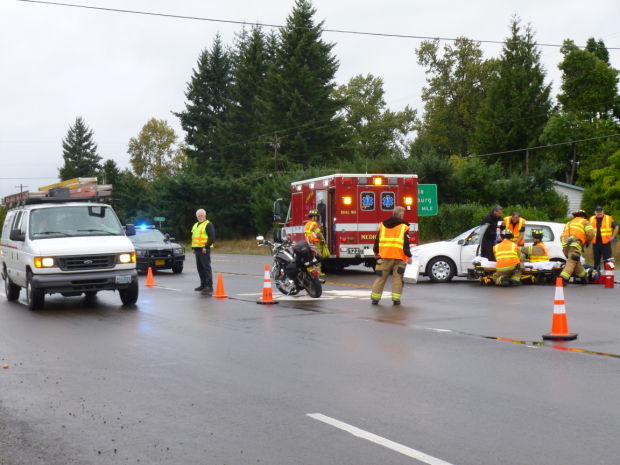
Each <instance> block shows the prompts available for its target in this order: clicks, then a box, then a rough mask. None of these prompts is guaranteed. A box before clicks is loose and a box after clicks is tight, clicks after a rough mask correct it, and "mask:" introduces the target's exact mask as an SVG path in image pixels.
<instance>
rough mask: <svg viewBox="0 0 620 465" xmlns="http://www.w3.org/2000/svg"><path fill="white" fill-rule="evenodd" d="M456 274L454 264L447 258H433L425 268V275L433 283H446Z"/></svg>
mask: <svg viewBox="0 0 620 465" xmlns="http://www.w3.org/2000/svg"><path fill="white" fill-rule="evenodd" d="M455 273H456V266H455V265H454V262H453V261H452V260H450V259H449V258H447V257H435V258H433V259H432V260H431V261H430V262H428V265H427V266H426V275H427V276H428V277H429V278H430V279H431V281H433V282H434V283H447V282H449V281H451V280H452V277H453V276H454V275H455Z"/></svg>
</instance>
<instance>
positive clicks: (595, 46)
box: [586, 37, 610, 66]
mask: <svg viewBox="0 0 620 465" xmlns="http://www.w3.org/2000/svg"><path fill="white" fill-rule="evenodd" d="M586 50H587V51H588V52H590V53H593V54H594V55H596V57H597V58H598V59H599V60H603V61H604V62H605V64H607V66H610V63H609V50H607V47H605V43H604V42H603V41H602V40H601V39H599V40H596V39H595V38H594V37H590V38H589V39H588V42H587V43H586Z"/></svg>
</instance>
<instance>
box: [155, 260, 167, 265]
mask: <svg viewBox="0 0 620 465" xmlns="http://www.w3.org/2000/svg"><path fill="white" fill-rule="evenodd" d="M165 264H166V260H155V266H164V265H165Z"/></svg>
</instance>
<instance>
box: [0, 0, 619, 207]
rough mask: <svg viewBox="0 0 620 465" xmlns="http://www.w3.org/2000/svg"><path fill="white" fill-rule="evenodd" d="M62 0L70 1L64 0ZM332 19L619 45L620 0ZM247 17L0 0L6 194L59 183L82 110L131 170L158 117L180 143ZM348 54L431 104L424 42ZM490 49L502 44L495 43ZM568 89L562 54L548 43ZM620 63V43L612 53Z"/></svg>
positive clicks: (266, 19) (545, 56) (390, 11)
mask: <svg viewBox="0 0 620 465" xmlns="http://www.w3.org/2000/svg"><path fill="white" fill-rule="evenodd" d="M60 1H62V0H60ZM66 3H73V4H80V5H88V6H100V7H106V8H119V9H127V10H140V11H148V12H156V13H166V14H174V15H183V16H193V17H203V18H214V19H223V20H236V21H247V22H252V23H253V22H260V23H262V24H284V23H285V19H286V17H287V16H288V14H289V13H290V11H291V8H292V6H293V4H294V2H293V0H263V1H257V0H226V1H221V0H220V1H211V0H176V1H170V0H169V1H164V0H66ZM313 4H314V6H315V8H316V9H317V14H316V16H315V18H316V19H317V20H324V21H325V25H324V27H325V28H329V29H345V30H357V31H366V32H382V33H392V34H406V35H416V36H430V37H458V36H466V37H468V38H471V39H478V40H504V39H505V38H506V36H507V35H508V26H509V22H510V18H511V17H512V15H514V14H516V15H518V16H519V17H520V18H521V19H522V20H523V22H524V23H531V24H532V26H533V28H534V30H535V31H536V39H537V41H538V42H539V43H550V44H561V43H562V41H563V40H564V39H567V38H570V39H573V40H574V41H575V42H576V43H577V44H578V45H584V44H585V42H586V40H587V39H588V38H589V37H595V38H597V39H603V41H604V42H605V44H606V45H607V46H608V47H620V22H619V21H618V20H619V19H620V2H619V1H618V0H590V1H583V0H563V1H560V0H557V1H556V0H546V1H541V0H519V1H508V0H486V1H476V0H472V1H469V2H465V1H456V0H455V1H441V0H435V1H432V2H431V1H428V0H426V1H418V0H384V1H382V2H379V1H377V0H373V1H370V0H314V2H313ZM241 28H242V26H241V25H236V24H225V23H218V22H207V21H197V20H184V19H171V18H163V17H156V16H146V15H137V14H128V13H115V12H104V11H95V10H88V9H83V8H69V7H66V6H55V5H44V4H40V3H27V2H22V1H19V0H0V44H1V45H0V66H1V70H2V72H1V74H0V76H1V77H0V83H1V85H0V197H4V196H5V195H8V194H11V193H14V192H16V191H19V187H16V186H19V185H20V184H23V185H25V186H28V188H29V189H35V190H36V188H37V187H39V186H43V185H46V184H50V183H53V182H56V181H57V180H58V178H57V175H58V168H60V167H61V166H62V165H63V158H62V146H61V140H62V139H63V138H64V137H65V136H66V134H67V130H68V128H69V126H70V125H71V124H73V123H74V121H75V118H76V117H77V116H78V115H80V116H82V117H83V118H84V119H85V121H86V123H87V124H88V125H89V127H90V128H91V129H92V130H93V131H94V136H95V137H94V138H95V142H96V143H97V144H98V147H99V154H100V155H101V156H102V157H103V159H104V160H105V159H113V160H115V161H116V162H117V163H118V165H119V166H120V167H121V168H126V167H128V159H129V157H128V155H127V143H128V141H129V139H130V138H131V137H134V136H136V135H137V134H138V132H139V131H140V129H141V128H142V126H143V125H144V124H145V123H146V122H147V121H148V120H149V119H150V118H153V117H155V118H159V119H165V120H167V121H168V123H169V124H170V125H171V126H172V127H174V128H175V130H176V131H177V134H178V135H179V136H180V138H182V137H183V136H184V133H183V132H182V130H181V128H180V125H179V122H178V119H177V118H176V117H174V116H173V115H172V114H171V111H180V110H183V108H184V102H185V96H184V92H185V90H186V87H187V82H188V80H189V79H190V76H191V74H192V69H193V68H194V67H195V66H196V63H197V59H198V56H199V54H200V52H201V51H202V50H203V49H205V48H207V47H209V48H210V46H211V44H212V40H213V38H214V36H215V35H216V33H218V32H219V33H220V34H221V35H222V38H223V41H224V43H225V44H232V41H233V38H234V35H235V33H238V32H239V31H240V30H241ZM323 38H324V39H325V40H326V41H329V42H332V43H335V44H336V45H335V48H334V53H335V55H336V56H337V58H338V59H339V61H340V69H339V71H338V74H337V82H338V84H343V83H346V82H347V81H348V80H349V79H350V78H351V77H353V76H355V75H357V74H367V73H371V74H373V75H376V76H381V77H382V78H383V79H384V88H385V90H386V101H387V103H388V106H389V107H390V108H392V109H394V110H398V109H401V108H402V107H404V106H405V105H410V106H411V107H413V108H416V109H418V110H419V111H420V110H421V108H422V104H421V101H420V93H421V89H422V87H423V86H424V84H425V74H424V71H425V70H424V69H423V68H422V67H420V66H418V65H417V60H416V56H415V49H416V48H417V47H418V46H419V43H420V41H419V40H416V39H403V38H387V37H377V36H361V35H344V34H338V33H324V35H323ZM483 50H484V52H485V56H486V57H491V56H498V55H499V54H500V52H501V45H493V44H488V45H483ZM541 51H542V61H543V64H544V66H545V68H546V70H547V76H548V80H549V81H552V82H553V89H554V92H553V95H554V96H555V94H557V92H558V86H559V82H560V74H559V72H558V69H557V65H558V63H559V62H560V60H561V54H560V53H559V49H558V48H556V47H542V48H541ZM610 59H611V63H612V66H614V67H615V68H620V51H617V50H611V51H610Z"/></svg>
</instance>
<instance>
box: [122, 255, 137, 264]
mask: <svg viewBox="0 0 620 465" xmlns="http://www.w3.org/2000/svg"><path fill="white" fill-rule="evenodd" d="M118 262H119V263H122V264H127V263H136V253H135V252H131V253H121V254H119V255H118Z"/></svg>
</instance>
